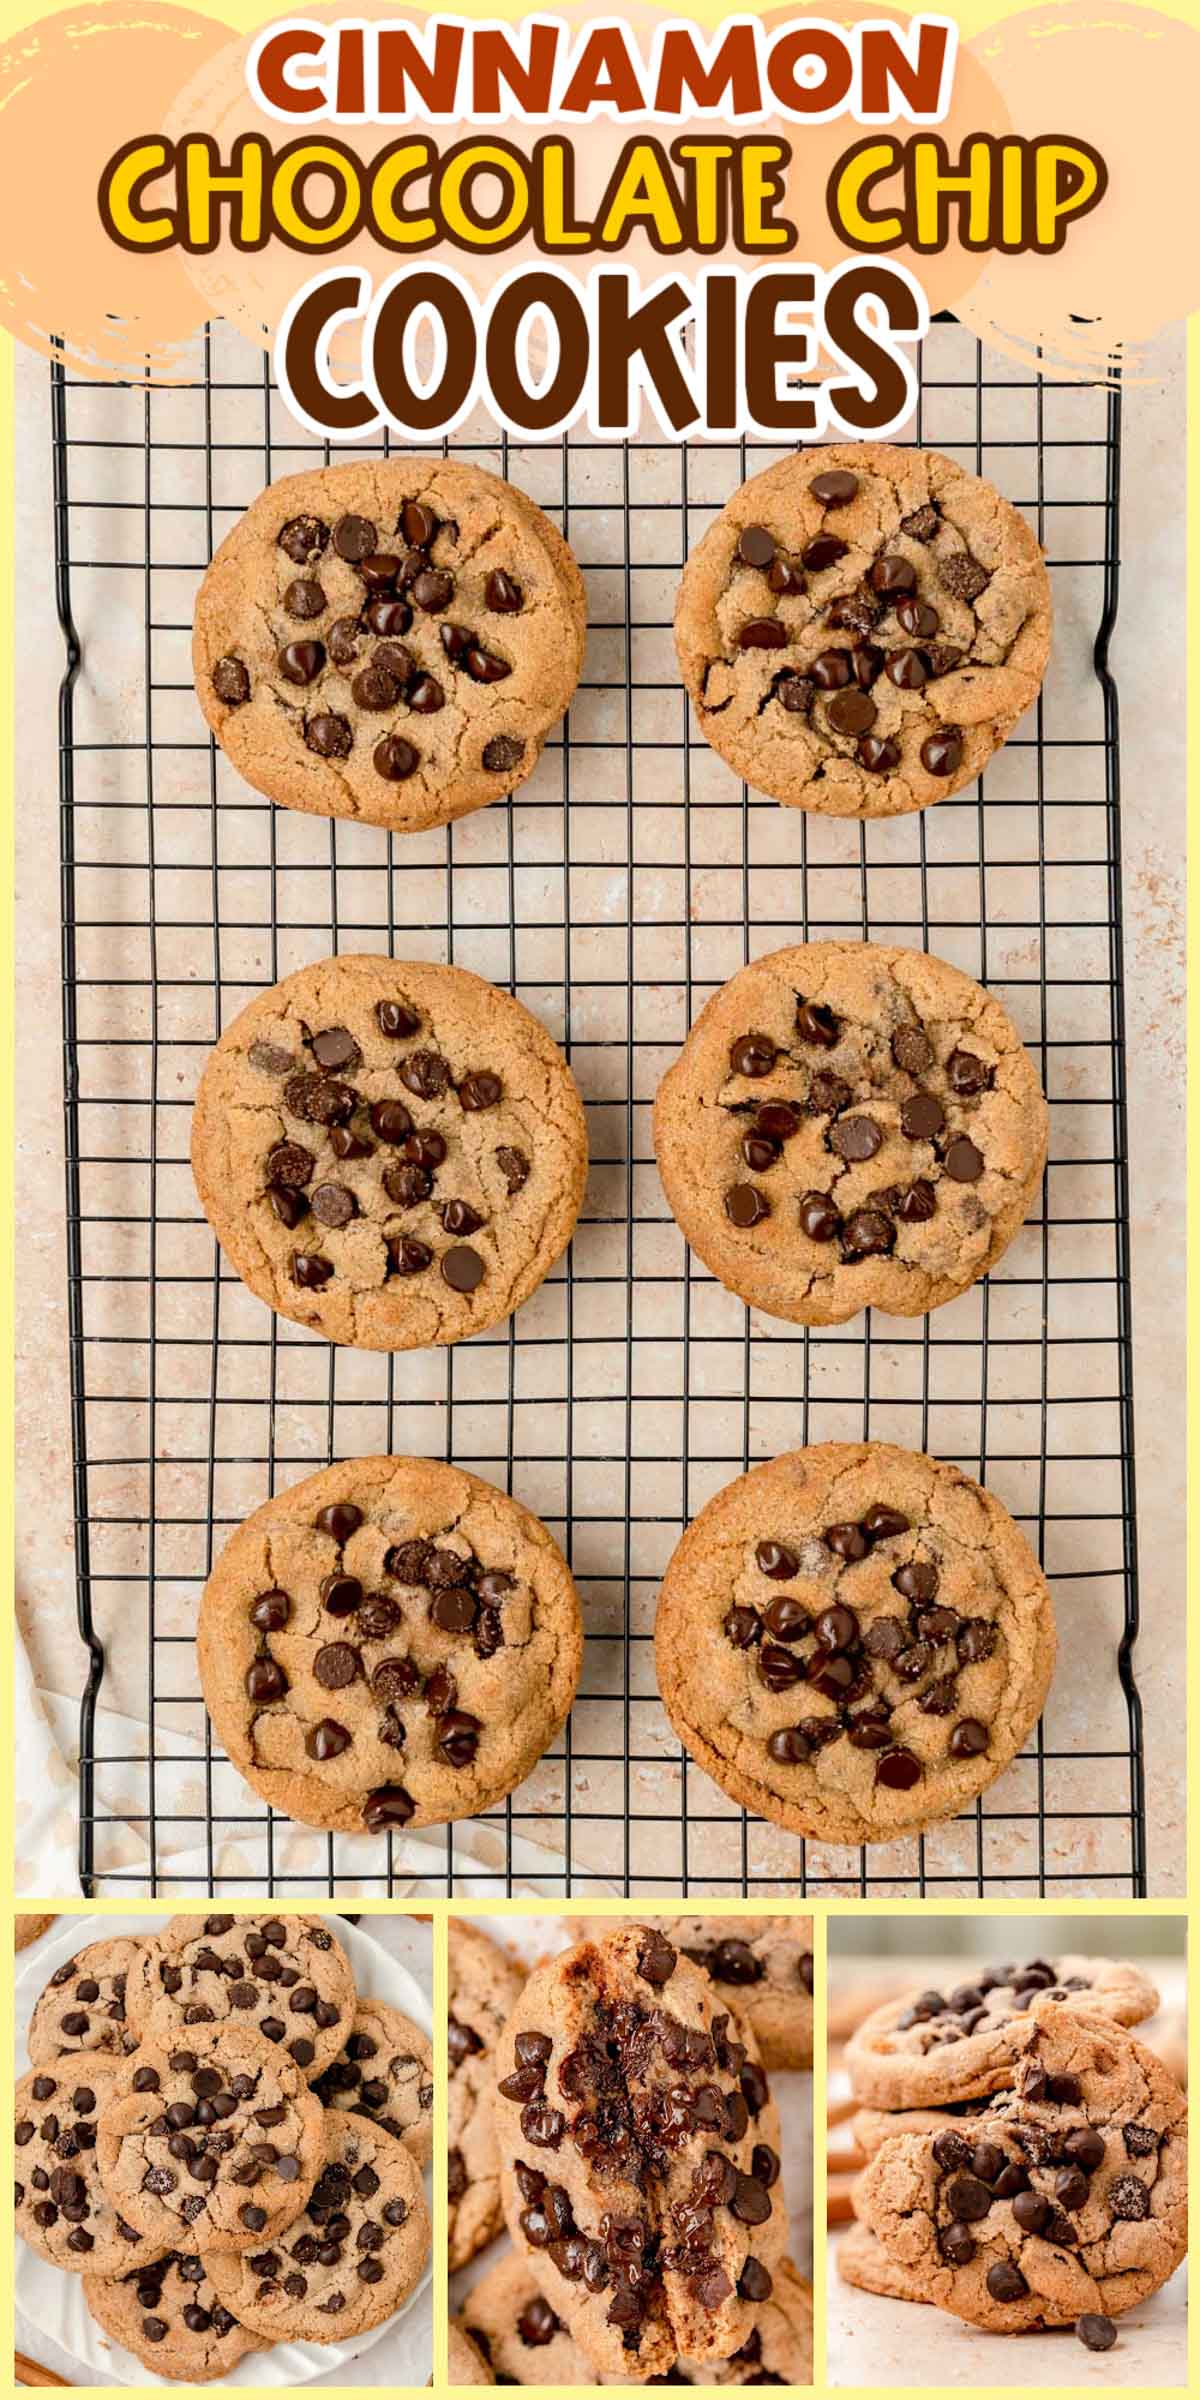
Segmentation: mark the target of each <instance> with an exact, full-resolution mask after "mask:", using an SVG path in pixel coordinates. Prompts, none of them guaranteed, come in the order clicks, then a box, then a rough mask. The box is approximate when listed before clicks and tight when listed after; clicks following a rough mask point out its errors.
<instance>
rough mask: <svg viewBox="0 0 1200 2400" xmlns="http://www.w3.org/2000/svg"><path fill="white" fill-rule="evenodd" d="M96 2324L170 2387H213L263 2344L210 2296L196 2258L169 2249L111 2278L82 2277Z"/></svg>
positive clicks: (211, 2290)
mask: <svg viewBox="0 0 1200 2400" xmlns="http://www.w3.org/2000/svg"><path fill="white" fill-rule="evenodd" d="M83 2296H84V2299H85V2300H86V2301H87V2304H88V2307H89V2309H90V2310H91V2313H92V2315H93V2316H94V2318H95V2320H96V2323H97V2325H102V2326H103V2328H104V2331H105V2333H110V2334H111V2335H112V2338H113V2340H114V2342H119V2343H120V2345H121V2348H122V2349H123V2350H127V2351H128V2352H129V2355H130V2357H131V2358H136V2359H138V2360H140V2362H141V2364H142V2365H143V2366H144V2367H151V2368H153V2370H154V2373H155V2375H156V2376H158V2377H161V2378H162V2379H163V2380H164V2381H166V2382H170V2383H216V2382H217V2381H219V2379H220V2377H221V2376H222V2375H228V2374H229V2373H230V2372H231V2370H232V2369H233V2368H234V2367H236V2365H237V2363H238V2360H239V2359H241V2358H246V2357H248V2356H249V2354H250V2352H251V2351H252V2350H261V2349H262V2347H263V2344H262V2343H261V2341H260V2340H259V2338H258V2335H257V2334H256V2333H250V2332H249V2331H248V2330H247V2328H246V2327H245V2326H244V2325H239V2324H238V2323H237V2320H236V2318H234V2317H232V2316H231V2315H230V2313H229V2310H228V2309H227V2308H226V2307H225V2305H224V2303H223V2302H222V2301H221V2300H219V2299H218V2298H217V2294H216V2291H215V2289H214V2287H213V2285H212V2284H211V2283H210V2281H209V2277H208V2270H207V2268H206V2266H205V2263H204V2260H203V2259H202V2258H197V2257H195V2256H193V2255H192V2254H191V2253H190V2252H186V2251H176V2250H172V2251H170V2252H168V2254H167V2256H166V2257H165V2258H160V2259H159V2260H158V2261H157V2262H156V2264H155V2265H153V2266H150V2267H142V2268H140V2269H139V2270H138V2271H136V2272H135V2273H133V2274H130V2275H121V2276H118V2277H116V2278H112V2277H108V2276H103V2275H85V2277H84V2281H83Z"/></svg>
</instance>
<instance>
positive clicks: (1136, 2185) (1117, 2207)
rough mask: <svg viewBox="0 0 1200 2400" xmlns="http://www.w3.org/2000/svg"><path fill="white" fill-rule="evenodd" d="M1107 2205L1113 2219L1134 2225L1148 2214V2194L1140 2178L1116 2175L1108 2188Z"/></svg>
mask: <svg viewBox="0 0 1200 2400" xmlns="http://www.w3.org/2000/svg"><path fill="white" fill-rule="evenodd" d="M1108 2205H1109V2208H1110V2209H1111V2211H1112V2214H1113V2216H1114V2217H1119V2218H1121V2219H1122V2220H1123V2222H1125V2223H1127V2224H1136V2223H1137V2222H1139V2221H1140V2219H1141V2218H1143V2217H1148V2216H1149V2214H1150V2194H1149V2192H1148V2191H1147V2189H1146V2186H1145V2184H1144V2183H1143V2182H1142V2180H1141V2177H1140V2176H1138V2175H1117V2176H1115V2177H1114V2179H1113V2181H1112V2183H1111V2185H1110V2186H1109V2192H1108Z"/></svg>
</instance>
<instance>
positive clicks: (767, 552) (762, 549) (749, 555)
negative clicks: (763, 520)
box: [737, 525, 775, 567]
mask: <svg viewBox="0 0 1200 2400" xmlns="http://www.w3.org/2000/svg"><path fill="white" fill-rule="evenodd" d="M737 547H738V557H739V558H740V559H741V560H742V562H743V565H745V566H747V567H769V566H770V564H771V561H772V559H773V558H774V556H775V536H774V534H773V533H768V532H767V529H766V526H765V525H746V526H744V527H743V529H742V531H741V533H740V535H739V536H738V546H737Z"/></svg>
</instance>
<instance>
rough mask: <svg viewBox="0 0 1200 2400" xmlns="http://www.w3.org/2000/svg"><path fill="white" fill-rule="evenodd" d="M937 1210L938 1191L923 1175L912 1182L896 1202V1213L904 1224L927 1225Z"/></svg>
mask: <svg viewBox="0 0 1200 2400" xmlns="http://www.w3.org/2000/svg"><path fill="white" fill-rule="evenodd" d="M936 1212H937V1193H936V1192H935V1190H934V1188H933V1185H932V1184H931V1183H926V1181H925V1179H924V1177H923V1176H920V1177H918V1179H917V1181H916V1183H910V1185H909V1187H908V1190H907V1191H906V1192H902V1193H901V1195H900V1198H899V1199H898V1201H897V1202H896V1215H897V1216H898V1217H899V1218H900V1220H901V1223H902V1224H904V1225H926V1224H928V1222H929V1219H930V1217H932V1216H934V1215H935V1214H936Z"/></svg>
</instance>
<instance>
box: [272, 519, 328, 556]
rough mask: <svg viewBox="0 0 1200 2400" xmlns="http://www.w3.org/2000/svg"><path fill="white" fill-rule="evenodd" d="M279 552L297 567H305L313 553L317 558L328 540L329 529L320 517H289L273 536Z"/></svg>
mask: <svg viewBox="0 0 1200 2400" xmlns="http://www.w3.org/2000/svg"><path fill="white" fill-rule="evenodd" d="M275 539H276V541H277V542H278V544H279V547H280V549H281V550H283V551H285V552H286V554H287V556H288V557H289V558H290V559H294V560H295V563H296V565H297V566H298V567H306V566H307V565H308V562H309V560H310V558H311V557H312V556H313V554H314V552H315V553H316V554H317V555H318V556H319V555H320V553H321V551H322V550H323V549H324V548H325V544H326V543H327V541H328V540H329V527H328V525H326V524H324V523H323V522H322V520H321V518H320V517H289V518H288V521H287V523H286V525H282V526H281V527H280V529H279V532H278V533H277V534H276V536H275Z"/></svg>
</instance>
